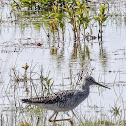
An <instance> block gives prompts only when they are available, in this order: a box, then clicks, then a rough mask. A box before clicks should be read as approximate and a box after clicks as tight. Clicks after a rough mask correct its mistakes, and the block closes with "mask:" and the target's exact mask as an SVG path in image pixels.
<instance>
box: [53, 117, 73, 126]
mask: <svg viewBox="0 0 126 126" xmlns="http://www.w3.org/2000/svg"><path fill="white" fill-rule="evenodd" d="M56 121H69V122H70V124H71V126H73V121H72V120H71V119H60V120H55V122H56Z"/></svg>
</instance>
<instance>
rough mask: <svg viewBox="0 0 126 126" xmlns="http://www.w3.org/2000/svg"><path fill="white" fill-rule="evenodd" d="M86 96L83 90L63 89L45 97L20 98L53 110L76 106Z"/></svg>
mask: <svg viewBox="0 0 126 126" xmlns="http://www.w3.org/2000/svg"><path fill="white" fill-rule="evenodd" d="M87 96H88V94H87V93H86V92H85V91H83V90H75V91H73V90H65V91H61V92H57V93H53V94H50V95H48V96H45V97H38V98H30V99H22V101H23V102H26V103H28V104H33V105H38V106H41V107H44V108H46V109H51V110H54V111H68V110H72V109H74V108H75V107H76V106H78V105H79V104H80V103H81V102H82V101H83V100H84V99H85V98H86V97H87Z"/></svg>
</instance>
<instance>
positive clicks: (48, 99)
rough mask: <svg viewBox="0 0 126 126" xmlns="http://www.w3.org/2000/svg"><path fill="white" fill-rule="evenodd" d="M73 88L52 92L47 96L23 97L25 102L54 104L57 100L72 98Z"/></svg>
mask: <svg viewBox="0 0 126 126" xmlns="http://www.w3.org/2000/svg"><path fill="white" fill-rule="evenodd" d="M74 93H75V92H74V91H73V90H66V91H61V92H57V93H53V94H50V95H48V96H45V97H43V96H42V97H37V98H29V99H22V101H23V102H26V103H31V104H32V103H45V104H53V103H56V102H62V101H64V100H67V99H68V98H71V97H72V96H73V95H74Z"/></svg>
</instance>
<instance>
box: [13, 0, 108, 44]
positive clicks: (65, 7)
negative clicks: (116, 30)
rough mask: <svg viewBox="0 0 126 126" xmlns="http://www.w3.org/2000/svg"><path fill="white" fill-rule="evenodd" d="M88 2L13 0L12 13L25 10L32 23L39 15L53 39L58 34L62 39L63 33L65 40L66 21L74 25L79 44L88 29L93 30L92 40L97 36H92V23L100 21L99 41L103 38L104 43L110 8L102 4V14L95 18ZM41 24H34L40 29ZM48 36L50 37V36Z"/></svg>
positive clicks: (35, 22) (75, 38)
mask: <svg viewBox="0 0 126 126" xmlns="http://www.w3.org/2000/svg"><path fill="white" fill-rule="evenodd" d="M86 2H87V1H83V0H80V1H79V0H78V1H75V0H74V1H72V0H66V1H64V0H46V1H45V0H19V1H18V2H16V1H15V0H13V3H11V6H12V12H13V11H17V12H23V10H25V11H24V12H25V15H24V18H26V17H27V18H29V17H30V18H31V20H30V21H31V22H32V15H38V14H39V18H40V19H41V21H40V22H43V23H44V25H45V26H46V27H47V29H48V30H50V31H51V33H52V34H53V38H55V36H56V35H57V34H58V35H57V36H58V39H60V33H61V34H62V38H63V40H64V33H65V25H66V23H65V21H67V23H70V24H71V25H72V30H73V33H74V40H75V41H78V42H79V41H80V36H81V35H83V37H84V38H86V37H87V35H86V32H85V30H86V29H90V30H91V33H90V34H89V35H88V36H90V38H94V37H95V36H92V28H91V26H92V22H91V21H92V20H93V19H95V21H98V23H99V33H98V39H99V38H101V41H102V32H103V28H102V26H103V23H104V22H105V21H106V20H107V18H108V15H107V12H106V10H107V8H108V7H107V6H106V5H105V4H101V5H100V12H99V13H97V15H98V16H96V17H95V16H93V15H91V11H92V10H91V9H90V8H91V7H89V5H88V4H87V3H86ZM26 12H27V13H26ZM28 12H29V13H28ZM37 12H38V13H37ZM26 15H27V16H26ZM33 18H34V16H33ZM40 22H37V21H34V22H33V24H34V25H36V27H38V28H39V27H40V25H43V23H40ZM25 23H26V22H25ZM99 34H100V35H99ZM47 36H48V37H49V36H50V35H47ZM95 38H96V37H95Z"/></svg>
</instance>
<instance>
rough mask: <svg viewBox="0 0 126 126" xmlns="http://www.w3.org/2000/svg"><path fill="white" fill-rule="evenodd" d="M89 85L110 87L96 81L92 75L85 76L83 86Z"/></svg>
mask: <svg viewBox="0 0 126 126" xmlns="http://www.w3.org/2000/svg"><path fill="white" fill-rule="evenodd" d="M90 85H99V86H101V87H104V88H108V89H110V88H109V87H107V86H104V85H101V84H99V83H98V82H96V81H95V79H94V78H93V77H91V76H87V77H85V86H90Z"/></svg>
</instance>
